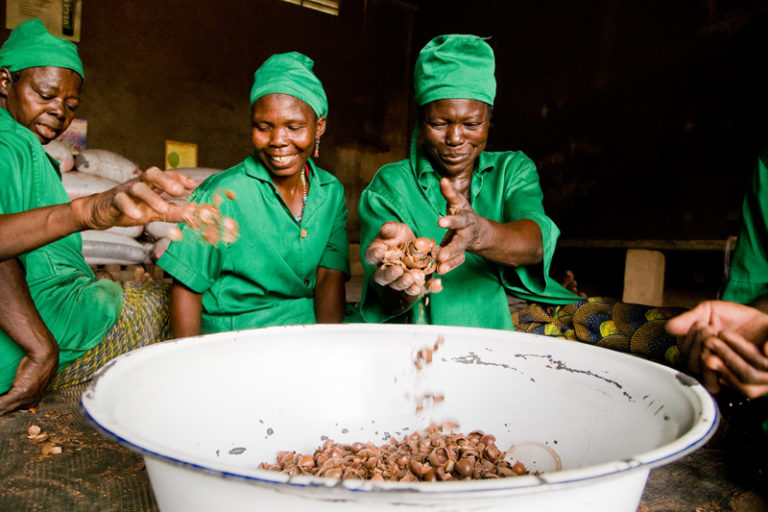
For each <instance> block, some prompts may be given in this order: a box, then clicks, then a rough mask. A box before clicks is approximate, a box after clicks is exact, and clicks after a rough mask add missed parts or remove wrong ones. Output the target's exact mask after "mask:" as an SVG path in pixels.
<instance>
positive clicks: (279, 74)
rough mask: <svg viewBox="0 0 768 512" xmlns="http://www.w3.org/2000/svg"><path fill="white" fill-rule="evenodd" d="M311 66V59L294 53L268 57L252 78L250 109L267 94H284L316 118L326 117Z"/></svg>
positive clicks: (325, 106) (325, 102)
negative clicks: (313, 113) (305, 105)
mask: <svg viewBox="0 0 768 512" xmlns="http://www.w3.org/2000/svg"><path fill="white" fill-rule="evenodd" d="M314 65H315V63H314V62H313V61H312V59H310V58H309V57H307V56H306V55H302V54H301V53H298V52H289V53H278V54H275V55H272V56H271V57H270V58H268V59H267V60H266V61H265V62H264V64H262V65H261V67H260V68H259V69H257V70H256V73H254V75H253V87H252V88H251V105H253V103H254V102H255V101H256V100H257V99H259V98H261V97H262V96H266V95H267V94H287V95H289V96H293V97H294V98H298V99H300V100H301V101H303V102H304V103H306V104H307V105H309V106H310V107H312V110H314V111H315V114H317V117H325V116H327V115H328V98H326V96H325V91H324V90H323V84H321V83H320V80H318V78H317V77H316V76H315V74H314V73H313V72H312V67H313V66H314Z"/></svg>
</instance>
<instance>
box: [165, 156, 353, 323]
mask: <svg viewBox="0 0 768 512" xmlns="http://www.w3.org/2000/svg"><path fill="white" fill-rule="evenodd" d="M309 162H310V166H311V172H310V189H309V197H308V198H307V203H306V206H305V208H304V215H303V217H302V219H301V224H298V223H297V222H296V221H295V220H294V218H293V215H292V214H291V212H290V210H289V209H288V207H287V206H286V204H285V202H284V201H283V199H282V197H281V196H280V193H279V192H278V190H277V188H276V187H275V185H274V183H273V182H272V179H271V178H270V174H269V171H268V170H267V169H265V168H264V166H263V165H262V163H261V162H260V161H259V160H258V159H256V158H254V157H253V156H250V157H248V158H246V159H245V160H244V161H243V162H241V163H240V164H238V165H236V166H235V167H232V168H231V169H228V170H226V171H224V172H222V173H219V174H216V175H214V176H211V177H210V178H208V179H207V180H205V181H204V182H203V183H202V184H201V185H200V186H199V187H197V189H196V190H195V192H194V194H193V197H192V198H191V200H193V201H198V202H205V203H210V202H212V197H213V195H214V194H216V193H219V192H221V191H224V190H232V191H234V192H235V193H236V194H237V200H234V201H230V200H227V201H224V202H223V203H222V205H221V211H222V213H223V214H224V215H227V216H230V217H232V218H234V219H235V220H236V221H237V222H238V223H239V225H240V238H239V239H238V240H237V241H236V242H234V243H232V244H230V245H228V246H225V245H221V246H219V247H214V246H211V245H210V244H207V243H205V242H203V241H202V240H201V239H200V238H199V237H198V236H195V234H193V233H192V232H190V229H189V228H188V227H186V226H184V227H182V231H183V233H184V237H183V238H182V240H181V241H179V242H172V243H171V245H170V246H169V247H168V250H167V251H166V252H165V254H163V256H162V258H160V260H159V261H158V264H159V265H160V266H161V267H162V268H163V269H165V270H166V271H167V272H168V273H169V274H171V275H172V276H173V277H174V278H176V279H177V280H179V281H180V282H182V283H184V285H186V286H187V287H189V288H191V289H192V290H194V291H195V292H197V293H201V294H202V301H203V316H202V330H203V332H205V333H212V332H221V331H230V330H237V329H249V328H254V327H266V326H270V325H287V324H307V323H314V322H315V321H316V319H315V311H314V292H315V285H316V284H317V267H326V268H329V269H333V270H339V271H341V272H344V273H345V274H346V275H349V245H348V243H347V233H346V221H347V207H346V204H345V201H344V187H343V186H342V184H341V183H340V182H339V180H338V179H336V178H335V177H334V176H333V175H331V174H330V173H328V172H326V171H324V170H322V169H319V168H317V167H315V165H314V164H313V163H312V161H311V160H310V161H309ZM304 230H306V237H304V238H302V236H301V233H302V231H304Z"/></svg>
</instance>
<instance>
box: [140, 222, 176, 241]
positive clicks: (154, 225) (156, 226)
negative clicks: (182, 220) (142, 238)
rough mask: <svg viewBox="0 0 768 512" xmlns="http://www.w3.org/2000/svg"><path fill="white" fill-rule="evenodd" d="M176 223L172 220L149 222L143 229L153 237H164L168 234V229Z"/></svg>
mask: <svg viewBox="0 0 768 512" xmlns="http://www.w3.org/2000/svg"><path fill="white" fill-rule="evenodd" d="M177 225H178V224H175V223H173V222H159V221H158V222H150V223H148V224H147V225H146V226H145V229H144V230H145V231H146V232H147V233H149V234H150V235H152V236H153V237H155V238H164V237H165V236H166V235H167V234H168V230H169V229H171V228H173V227H176V226H177Z"/></svg>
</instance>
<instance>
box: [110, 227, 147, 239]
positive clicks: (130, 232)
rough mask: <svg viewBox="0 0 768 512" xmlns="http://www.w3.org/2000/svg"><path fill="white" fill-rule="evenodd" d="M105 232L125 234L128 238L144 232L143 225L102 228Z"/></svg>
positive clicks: (136, 236)
mask: <svg viewBox="0 0 768 512" xmlns="http://www.w3.org/2000/svg"><path fill="white" fill-rule="evenodd" d="M104 231H105V232H106V233H114V234H115V235H121V236H127V237H128V238H139V237H140V236H141V234H142V233H143V232H144V226H113V227H111V228H109V229H105V230H104Z"/></svg>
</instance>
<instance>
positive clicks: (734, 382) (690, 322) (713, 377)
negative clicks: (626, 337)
mask: <svg viewBox="0 0 768 512" xmlns="http://www.w3.org/2000/svg"><path fill="white" fill-rule="evenodd" d="M667 331H668V332H669V333H670V334H673V335H677V336H682V335H685V339H684V340H683V341H681V342H680V343H679V348H680V353H681V355H682V356H683V358H684V359H685V361H686V363H687V365H688V368H689V369H690V371H691V372H692V373H695V374H700V375H701V378H702V383H703V384H704V386H705V387H706V388H707V389H708V390H709V391H710V392H711V393H713V394H715V393H718V392H719V391H720V388H721V387H722V386H728V387H731V388H734V389H736V390H738V391H740V392H741V393H742V394H744V395H745V396H747V397H750V398H754V397H757V396H761V395H763V394H765V393H768V345H766V339H768V315H766V314H765V313H762V312H760V311H758V310H757V309H754V308H752V307H749V306H744V305H742V304H736V303H734V302H725V301H706V302H702V303H701V304H699V305H698V306H696V307H695V308H694V309H692V310H690V311H687V312H685V313H683V314H681V315H679V316H677V317H675V318H673V319H671V320H670V321H669V322H667Z"/></svg>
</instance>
